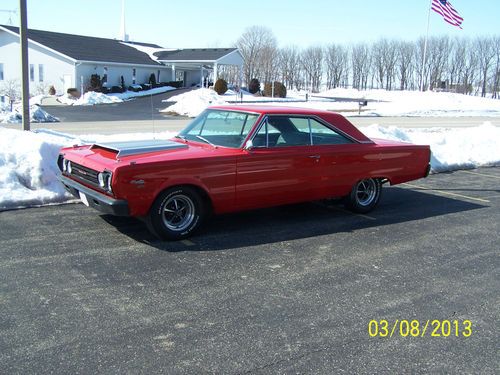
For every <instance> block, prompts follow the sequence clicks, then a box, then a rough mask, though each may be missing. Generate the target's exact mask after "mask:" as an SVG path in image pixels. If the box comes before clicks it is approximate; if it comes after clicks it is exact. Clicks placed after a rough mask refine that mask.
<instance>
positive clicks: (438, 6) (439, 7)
mask: <svg viewBox="0 0 500 375" xmlns="http://www.w3.org/2000/svg"><path fill="white" fill-rule="evenodd" d="M431 8H432V10H433V11H434V12H436V13H438V14H440V15H441V16H442V17H443V19H444V20H445V21H446V22H448V23H449V24H450V25H453V26H457V27H460V28H462V26H461V25H462V22H463V20H464V19H463V18H462V17H460V15H459V14H458V12H457V11H456V10H455V8H453V6H452V5H451V3H450V2H449V1H448V0H432V6H431Z"/></svg>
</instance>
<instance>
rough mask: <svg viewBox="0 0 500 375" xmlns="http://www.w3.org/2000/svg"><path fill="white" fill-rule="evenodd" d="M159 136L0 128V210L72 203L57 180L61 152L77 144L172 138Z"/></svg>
mask: <svg viewBox="0 0 500 375" xmlns="http://www.w3.org/2000/svg"><path fill="white" fill-rule="evenodd" d="M174 135H175V133H173V132H162V133H157V134H152V133H139V134H137V133H136V134H118V135H106V136H104V135H86V136H81V137H74V136H72V135H69V134H64V133H58V132H55V131H51V130H39V131H37V132H25V131H20V130H11V129H5V128H2V127H0V210H5V209H10V208H18V207H30V206H38V205H43V204H49V203H58V202H65V201H68V200H72V199H73V197H72V196H71V195H69V194H67V193H66V191H65V190H64V188H63V187H62V185H61V184H60V183H59V181H58V180H57V175H58V174H59V169H58V167H57V164H56V161H57V156H58V154H59V149H60V148H61V147H64V146H71V145H74V144H86V143H87V144H88V143H94V142H106V141H108V142H109V141H121V140H130V139H151V138H153V137H155V138H157V139H169V138H172V137H173V136H174Z"/></svg>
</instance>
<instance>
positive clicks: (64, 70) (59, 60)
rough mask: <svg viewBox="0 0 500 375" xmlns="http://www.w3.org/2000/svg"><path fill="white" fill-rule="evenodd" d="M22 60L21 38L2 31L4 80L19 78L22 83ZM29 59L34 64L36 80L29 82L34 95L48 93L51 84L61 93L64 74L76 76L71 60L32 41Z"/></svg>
mask: <svg viewBox="0 0 500 375" xmlns="http://www.w3.org/2000/svg"><path fill="white" fill-rule="evenodd" d="M20 60H21V49H20V45H19V38H18V37H17V36H14V35H12V34H10V33H7V32H5V31H0V63H2V64H3V72H4V81H7V80H13V79H17V80H18V81H19V84H20V83H21V82H20V81H21V62H20ZM28 60H29V64H32V65H34V80H33V81H30V82H29V84H30V93H31V94H32V95H36V94H39V93H41V92H43V93H47V91H48V88H49V86H51V85H53V86H54V87H55V89H56V91H57V93H58V94H61V93H62V92H63V77H64V75H71V76H74V72H75V67H74V63H73V62H72V61H71V60H69V59H65V58H64V57H62V56H60V55H57V54H56V53H54V52H51V51H49V50H46V49H45V48H42V47H40V46H38V45H35V44H34V43H32V42H29V43H28ZM40 65H43V82H40V81H39V80H40V77H39V74H40V68H39V66H40ZM0 84H1V83H0ZM40 91H41V92H40Z"/></svg>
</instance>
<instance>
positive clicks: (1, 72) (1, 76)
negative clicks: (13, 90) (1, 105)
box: [0, 64, 3, 81]
mask: <svg viewBox="0 0 500 375" xmlns="http://www.w3.org/2000/svg"><path fill="white" fill-rule="evenodd" d="M0 81H3V64H0Z"/></svg>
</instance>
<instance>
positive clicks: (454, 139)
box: [360, 122, 500, 172]
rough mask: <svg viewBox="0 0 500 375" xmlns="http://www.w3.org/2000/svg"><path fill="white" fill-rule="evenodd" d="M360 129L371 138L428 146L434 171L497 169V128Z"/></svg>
mask: <svg viewBox="0 0 500 375" xmlns="http://www.w3.org/2000/svg"><path fill="white" fill-rule="evenodd" d="M360 130H361V131H362V132H363V133H365V134H366V135H367V136H368V137H370V138H382V139H390V140H396V141H403V142H410V143H414V144H421V145H430V146H431V151H432V156H431V167H432V171H433V172H445V171H452V170H457V169H468V168H475V167H480V166H500V147H499V145H500V128H498V127H495V126H493V125H491V124H490V123H487V122H486V123H484V124H483V125H481V126H476V127H471V128H463V129H456V128H453V129H450V128H424V129H409V128H398V127H395V126H390V127H383V126H379V125H370V126H368V127H365V128H362V129H360Z"/></svg>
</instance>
